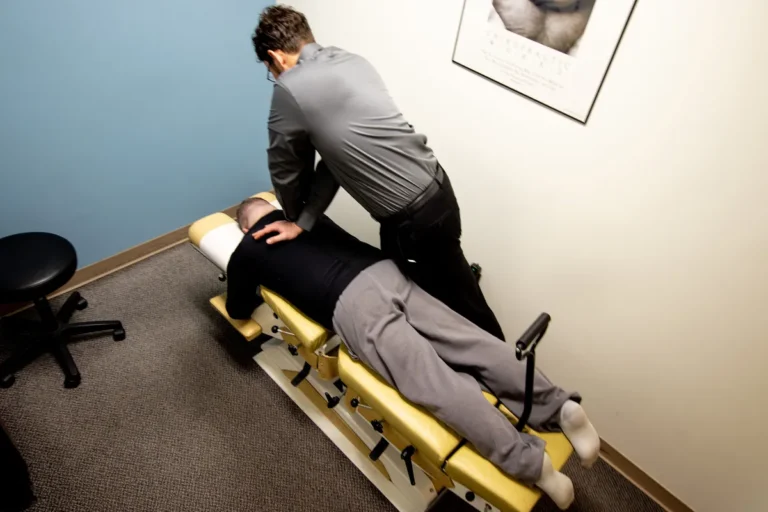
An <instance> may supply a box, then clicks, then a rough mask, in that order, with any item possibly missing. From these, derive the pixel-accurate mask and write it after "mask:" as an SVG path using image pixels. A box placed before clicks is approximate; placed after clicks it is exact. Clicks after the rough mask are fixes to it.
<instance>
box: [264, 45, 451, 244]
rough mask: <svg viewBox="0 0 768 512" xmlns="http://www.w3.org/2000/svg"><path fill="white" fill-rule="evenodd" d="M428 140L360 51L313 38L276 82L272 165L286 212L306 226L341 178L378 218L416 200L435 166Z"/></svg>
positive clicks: (271, 122)
mask: <svg viewBox="0 0 768 512" xmlns="http://www.w3.org/2000/svg"><path fill="white" fill-rule="evenodd" d="M426 144H427V139H426V137H425V136H424V135H420V134H418V133H416V132H415V131H414V130H413V127H412V126H411V125H410V124H408V122H407V121H406V120H405V118H404V117H403V115H402V114H401V113H400V111H399V110H398V108H397V106H396V105H395V103H394V101H393V100H392V98H391V97H390V96H389V93H388V92H387V89H386V87H385V85H384V82H383V81H382V79H381V77H380V76H379V74H378V73H377V72H376V70H375V69H374V68H373V66H372V65H371V64H370V63H369V62H368V61H366V60H365V59H364V58H362V57H360V56H358V55H354V54H352V53H349V52H346V51H344V50H341V49H339V48H335V47H327V48H323V47H322V46H320V45H319V44H317V43H312V44H308V45H306V46H304V48H303V49H302V50H301V54H300V57H299V61H298V64H297V65H296V66H295V67H293V68H291V69H289V70H288V71H286V72H284V73H282V74H281V75H280V77H279V79H278V81H277V84H276V85H275V87H274V92H273V95H272V109H271V112H270V115H269V149H268V151H267V153H268V157H269V172H270V175H271V177H272V185H273V186H274V188H275V192H276V195H277V198H278V200H279V201H280V204H281V206H282V207H283V210H284V211H285V215H286V217H287V218H288V219H290V220H293V221H295V222H296V223H297V224H298V225H299V226H301V227H302V228H303V229H305V230H307V231H309V230H311V229H312V226H313V225H314V224H315V222H316V221H317V219H318V218H319V217H320V216H321V215H322V213H323V212H324V211H325V209H326V208H328V206H329V205H330V203H331V201H332V200H333V197H334V196H335V195H336V191H337V190H338V187H339V185H341V186H342V187H344V189H345V190H346V191H347V192H348V193H349V194H350V195H351V196H352V197H353V198H355V200H357V201H358V202H359V203H360V204H361V205H362V206H363V207H364V208H365V209H366V210H367V211H368V212H369V213H370V214H371V215H372V216H373V217H374V218H378V219H381V218H385V217H387V216H389V215H391V214H394V213H397V212H399V211H401V210H402V209H403V208H405V207H406V206H408V205H409V204H411V203H412V202H413V200H414V199H415V198H416V197H417V196H418V195H419V194H420V193H421V192H422V191H424V189H426V187H427V186H428V185H429V184H430V183H431V182H432V180H433V178H434V176H435V174H436V172H437V159H436V158H435V155H434V153H433V152H432V150H431V149H430V148H429V147H428V146H427V145H426ZM315 150H316V151H317V152H318V153H320V157H321V158H322V162H321V163H320V164H319V165H318V166H317V171H315V170H314V163H315Z"/></svg>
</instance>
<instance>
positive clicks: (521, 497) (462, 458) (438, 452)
mask: <svg viewBox="0 0 768 512" xmlns="http://www.w3.org/2000/svg"><path fill="white" fill-rule="evenodd" d="M339 376H340V377H341V380H342V382H344V383H345V384H346V385H347V386H349V387H350V388H352V389H354V390H355V391H357V392H358V393H360V396H361V398H363V399H364V400H365V402H366V403H367V404H368V405H369V406H370V407H371V408H373V410H375V411H376V412H377V413H379V414H381V415H382V417H383V418H384V420H385V421H386V422H387V423H389V424H390V425H391V426H392V427H393V428H394V429H395V430H397V431H398V432H399V433H400V434H402V435H403V436H404V437H405V438H406V439H408V441H409V442H411V443H412V444H413V446H414V447H415V448H416V449H417V450H418V451H419V452H421V453H422V454H423V455H424V456H426V457H427V458H428V459H429V460H430V462H432V463H434V464H436V465H437V466H440V465H442V463H443V462H444V461H445V459H446V457H447V456H448V455H449V454H450V452H451V451H452V450H453V449H454V448H455V447H456V446H457V445H458V444H459V441H460V440H461V438H460V437H459V436H458V435H457V434H455V433H454V432H453V431H452V430H451V429H450V428H449V427H447V426H446V425H444V424H443V423H441V422H440V421H439V420H438V419H437V418H435V417H434V416H432V415H431V414H430V413H429V412H427V411H426V410H424V409H423V408H421V407H419V406H417V405H414V404H412V403H411V402H409V401H408V400H406V399H405V398H404V397H403V396H402V395H401V394H400V393H399V392H398V391H397V390H396V389H394V388H393V387H391V386H390V385H389V384H387V383H386V382H385V381H384V380H383V379H381V377H379V376H378V375H376V373H375V372H373V371H372V370H370V369H369V368H368V367H367V366H365V365H364V364H363V363H361V362H359V361H355V360H353V359H352V358H351V357H350V355H349V351H348V350H347V348H346V347H345V346H343V345H342V347H341V350H339ZM483 395H484V396H485V398H486V400H488V402H489V403H491V404H493V405H496V403H497V402H498V399H497V398H496V397H495V396H493V395H491V394H489V393H483ZM500 410H501V412H502V413H503V414H504V415H505V416H507V417H508V418H510V421H512V422H517V418H516V417H515V416H514V415H513V414H512V413H511V412H510V411H509V410H508V409H507V408H506V407H504V406H503V405H502V406H501V407H500ZM526 431H527V432H528V433H530V434H532V435H535V436H538V437H540V438H542V439H544V440H545V441H546V443H547V447H546V450H547V453H548V454H549V456H550V458H551V459H552V464H553V465H554V467H555V469H560V468H562V467H563V466H564V465H565V463H566V461H567V460H568V458H569V457H570V456H571V454H572V453H573V448H572V447H571V444H570V443H569V442H568V439H567V438H566V437H565V436H564V435H563V434H560V433H544V434H541V433H538V432H535V431H532V430H530V429H527V430H526ZM445 472H446V473H447V474H448V476H450V477H451V478H452V479H454V480H455V481H456V482H459V483H461V484H462V485H464V486H466V487H467V488H469V489H470V490H471V491H473V492H475V493H476V494H478V495H479V496H482V497H483V498H484V499H486V500H487V501H489V502H490V503H491V504H493V505H494V506H496V507H498V508H499V509H501V510H503V511H514V512H529V511H530V510H531V509H532V508H533V506H534V505H535V504H536V502H537V501H538V500H539V497H540V496H541V493H540V492H539V491H538V490H537V489H535V488H531V487H528V486H526V485H525V484H522V483H520V482H517V481H515V480H513V479H512V478H510V477H509V476H507V475H506V474H505V473H503V472H502V471H501V470H499V469H498V468H497V467H496V466H495V465H494V464H493V463H492V462H490V461H488V460H487V459H485V458H483V457H482V456H481V455H480V454H478V453H477V451H475V449H474V448H473V447H472V446H471V445H466V446H464V447H462V448H460V449H459V450H458V451H457V452H456V453H455V454H454V455H452V456H451V458H450V459H448V462H447V463H446V465H445Z"/></svg>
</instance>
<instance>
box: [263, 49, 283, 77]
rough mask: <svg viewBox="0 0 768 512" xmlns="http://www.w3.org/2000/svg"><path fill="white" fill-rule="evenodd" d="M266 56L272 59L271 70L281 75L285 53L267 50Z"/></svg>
mask: <svg viewBox="0 0 768 512" xmlns="http://www.w3.org/2000/svg"><path fill="white" fill-rule="evenodd" d="M267 55H269V57H270V58H271V59H272V64H271V66H270V67H271V68H272V69H274V70H275V71H277V72H278V73H282V72H283V70H284V69H285V53H283V51H282V50H277V51H275V50H267Z"/></svg>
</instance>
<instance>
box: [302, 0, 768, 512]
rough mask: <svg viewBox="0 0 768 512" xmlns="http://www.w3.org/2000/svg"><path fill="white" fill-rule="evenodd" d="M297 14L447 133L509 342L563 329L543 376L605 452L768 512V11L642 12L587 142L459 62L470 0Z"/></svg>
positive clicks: (342, 215) (305, 2)
mask: <svg viewBox="0 0 768 512" xmlns="http://www.w3.org/2000/svg"><path fill="white" fill-rule="evenodd" d="M601 1H604V0H601ZM290 3H292V4H293V5H295V6H296V7H297V8H299V9H300V10H302V11H304V12H305V13H306V14H307V16H308V17H309V20H310V23H311V24H312V26H313V29H314V31H315V35H316V36H317V38H318V40H319V41H320V42H321V43H324V44H329V45H330V44H333V45H336V46H341V47H344V48H346V49H348V50H350V51H354V52H357V53H360V54H362V55H364V56H366V57H367V58H368V59H370V60H371V61H372V62H373V64H374V65H375V66H376V67H377V68H378V70H379V71H380V72H381V74H382V75H383V77H384V79H385V80H386V81H387V83H388V85H389V87H390V91H391V93H392V95H393V97H394V98H395V99H396V101H397V102H398V104H399V105H400V107H401V108H402V110H403V112H404V113H405V115H406V117H407V118H408V119H409V121H410V122H411V123H413V124H414V125H415V126H416V128H417V129H418V130H420V131H422V132H424V133H426V134H427V135H428V136H429V143H430V145H431V146H432V147H433V149H434V150H435V152H436V153H437V155H438V157H439V158H440V160H441V162H442V163H443V165H444V167H445V168H446V170H447V171H448V172H449V173H450V176H451V179H452V181H453V184H454V187H455V189H456V192H457V195H458V197H459V202H460V203H461V206H462V214H463V217H464V230H465V235H464V244H465V249H466V253H467V255H468V258H469V259H471V260H473V261H479V262H480V263H481V264H482V265H483V268H484V278H483V288H484V290H485V291H486V294H487V298H488V299H489V302H490V303H491V305H492V306H493V308H494V310H495V311H496V313H497V315H498V316H499V318H500V320H501V322H502V324H503V326H504V328H505V331H506V333H507V335H508V337H510V338H513V337H515V336H516V335H517V334H518V333H520V332H521V331H522V330H523V329H524V328H525V327H526V326H527V324H528V323H529V322H530V321H531V320H533V319H534V318H535V316H536V315H537V314H538V313H539V312H541V311H545V310H546V311H548V312H550V313H551V314H552V315H553V318H554V322H553V324H552V326H551V329H550V331H549V332H550V333H549V334H548V335H547V338H546V340H545V342H544V343H543V345H542V348H541V357H540V358H539V359H540V364H541V366H542V367H543V368H544V369H545V371H546V372H547V373H548V374H549V375H550V376H551V377H552V378H553V379H554V380H555V381H556V382H558V383H560V384H561V385H563V386H564V387H568V388H575V389H578V390H580V391H581V392H582V393H583V395H584V396H585V397H586V401H585V406H586V408H587V410H588V412H589V413H590V414H591V416H592V417H593V418H594V421H595V423H596V425H597V426H598V428H599V430H600V432H601V435H602V436H603V437H604V439H606V440H607V441H608V442H610V443H611V444H612V445H614V446H615V447H616V448H617V449H618V450H620V451H621V452H622V453H623V454H624V455H626V456H627V457H629V458H630V459H631V460H632V461H634V462H635V463H636V464H637V465H639V466H640V467H641V468H643V469H644V470H645V471H647V472H648V473H649V474H650V475H651V476H653V477H654V478H655V479H657V480H658V481H659V482H661V483H662V484H663V485H664V486H666V487H667V488H668V489H670V491H672V492H673V493H674V494H675V495H677V496H678V497H680V498H681V499H682V500H683V501H685V502H686V503H687V504H689V505H690V506H691V507H693V508H694V509H695V510H697V511H712V512H720V511H724V510H734V511H735V510H738V511H758V510H768V494H766V493H765V489H764V488H763V487H764V485H765V475H766V474H768V470H766V468H765V464H766V462H767V461H766V459H768V449H767V448H766V447H767V446H768V443H766V442H765V434H764V431H765V428H766V426H765V422H764V421H762V420H765V419H766V418H767V417H766V415H767V414H768V413H767V412H766V410H767V409H768V399H766V395H765V394H766V391H768V376H766V375H767V373H766V372H765V368H766V364H767V361H768V311H767V310H768V200H766V192H767V191H768V140H767V137H766V134H768V100H766V89H765V82H764V80H765V78H766V73H765V66H766V64H767V63H768V51H767V50H766V48H767V47H768V45H766V44H765V43H764V38H763V34H764V26H765V20H766V19H768V3H767V2H722V1H714V0H677V1H675V2H670V1H668V0H639V4H638V6H637V8H636V12H635V14H634V16H633V18H632V20H631V21H630V24H629V27H628V29H627V32H626V34H625V37H624V41H623V43H622V44H621V47H620V49H619V52H618V54H617V56H616V59H615V61H614V64H613V66H612V69H611V71H610V72H609V74H608V78H607V80H606V82H605V85H604V87H603V90H602V92H601V94H600V96H599V98H598V101H597V104H596V106H595V109H594V111H593V113H592V117H591V119H590V121H589V123H588V124H587V125H586V126H582V125H580V124H578V123H576V122H574V121H571V120H569V119H567V118H565V117H563V116H560V115H558V114H556V113H554V112H552V111H550V110H548V109H546V108H543V107H541V106H539V105H537V104H535V103H533V102H531V101H529V100H526V99H525V98H523V97H520V96H518V95H516V94H515V93H513V92H510V91H508V90H506V89H503V88H501V87H499V86H497V85H494V84H493V83H491V82H489V81H487V80H484V79H483V78H481V77H478V76H476V75H474V74H472V73H470V72H468V71H465V70H463V69H461V68H460V67H458V66H456V65H454V64H452V63H451V54H452V50H453V42H454V38H455V37H456V29H457V27H458V22H459V16H460V11H461V6H462V0H419V1H415V0H386V1H384V0H378V1H372V0H333V1H331V0H324V1H322V2H318V1H316V0H294V1H292V2H290ZM331 215H332V216H333V217H334V218H335V219H336V220H337V221H338V222H340V223H341V224H342V225H344V226H346V227H348V228H349V229H351V230H352V231H353V232H355V233H356V234H358V235H359V236H362V237H363V238H365V239H366V240H369V241H375V240H376V238H377V233H376V231H375V230H376V226H375V225H374V224H373V222H372V221H370V219H369V218H367V217H366V215H365V214H364V213H363V212H362V210H361V209H360V208H359V207H358V206H357V205H355V204H354V203H353V202H352V201H351V200H350V198H349V197H348V196H346V195H342V196H340V197H339V198H338V199H337V200H336V201H335V203H334V205H333V206H332V209H331ZM761 476H762V477H761Z"/></svg>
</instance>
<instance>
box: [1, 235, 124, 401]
mask: <svg viewBox="0 0 768 512" xmlns="http://www.w3.org/2000/svg"><path fill="white" fill-rule="evenodd" d="M75 270H77V253H76V252H75V248H74V247H73V246H72V244H71V243H69V241H68V240H66V239H65V238H62V237H60V236H59V235H54V234H52V233H19V234H17V235H11V236H7V237H5V238H0V304H13V303H17V302H30V301H34V303H35V309H36V310H37V313H38V315H39V316H40V322H35V321H32V320H27V319H24V318H19V317H17V316H12V317H6V318H3V319H2V323H0V333H2V335H3V337H4V338H8V339H11V340H16V341H17V342H18V348H17V349H15V350H14V352H13V354H12V355H11V357H9V358H8V359H6V360H5V361H3V362H2V363H0V387H9V386H12V385H13V383H14V381H15V377H14V374H15V373H16V372H17V371H19V370H21V369H22V368H24V367H25V366H26V365H28V364H29V363H31V362H32V361H34V360H35V359H36V358H37V357H39V356H40V355H42V354H44V353H46V352H50V353H51V354H53V356H54V358H55V359H56V362H57V363H58V364H59V366H60V367H61V369H62V371H63V372H64V375H65V379H64V386H65V387H68V388H74V387H77V386H78V385H79V384H80V372H79V371H78V369H77V366H76V365H75V361H74V360H73V359H72V355H71V354H70V352H69V349H68V348H67V343H68V342H69V341H70V340H71V339H72V338H73V337H75V336H80V335H84V334H92V333H97V332H104V331H111V332H112V338H113V339H115V340H116V341H118V340H122V339H124V338H125V331H124V330H123V325H122V324H121V323H120V322H118V321H117V320H110V321H106V322H104V321H98V322H78V323H70V322H69V319H70V318H72V315H73V314H74V312H75V310H83V309H85V308H86V307H88V302H87V301H86V300H85V299H84V298H82V297H81V296H80V294H79V293H78V292H74V293H72V294H71V295H70V296H69V297H68V298H67V300H66V301H65V302H64V304H63V305H62V306H61V308H60V309H59V311H58V312H57V313H55V314H54V312H53V310H52V309H51V305H50V304H49V303H48V299H47V298H46V296H47V295H49V294H51V293H53V292H55V291H56V290H58V289H59V288H61V287H62V286H64V285H65V284H67V282H68V281H69V280H70V279H72V276H74V275H75Z"/></svg>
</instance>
